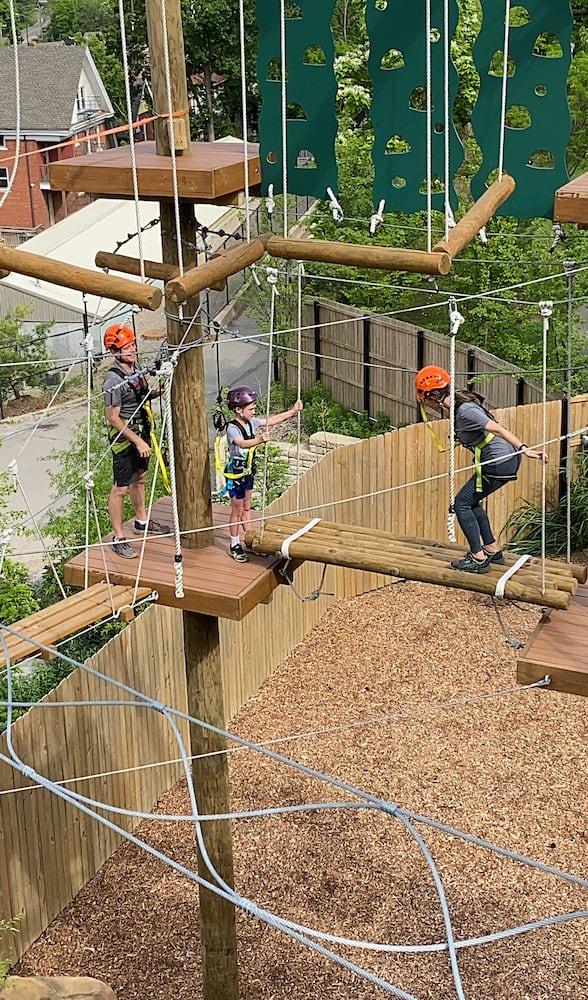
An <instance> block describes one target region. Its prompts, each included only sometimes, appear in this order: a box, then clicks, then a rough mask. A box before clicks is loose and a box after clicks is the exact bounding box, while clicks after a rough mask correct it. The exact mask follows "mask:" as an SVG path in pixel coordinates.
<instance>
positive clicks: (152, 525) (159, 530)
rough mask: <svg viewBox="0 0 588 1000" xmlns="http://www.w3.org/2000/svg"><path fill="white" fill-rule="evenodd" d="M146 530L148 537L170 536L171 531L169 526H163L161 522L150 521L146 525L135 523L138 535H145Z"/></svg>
mask: <svg viewBox="0 0 588 1000" xmlns="http://www.w3.org/2000/svg"><path fill="white" fill-rule="evenodd" d="M145 528H146V529H147V534H148V535H169V533H170V531H171V528H170V526H169V524H161V522H160V521H148V522H147V524H146V525H145V524H141V522H140V521H135V525H134V527H133V531H134V532H135V534H136V535H144V534H145Z"/></svg>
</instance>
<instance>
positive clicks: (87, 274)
mask: <svg viewBox="0 0 588 1000" xmlns="http://www.w3.org/2000/svg"><path fill="white" fill-rule="evenodd" d="M0 267H6V268H9V269H10V270H11V271H15V272H16V273H17V274H27V275H29V277H31V278H38V279H39V280H40V281H49V282H51V284H53V285H61V286H63V287H65V288H75V289H77V290H78V291H80V292H86V293H88V294H89V295H98V296H102V297H104V298H107V299H114V301H115V302H128V303H129V304H131V305H137V306H140V307H141V309H151V310H155V309H158V308H159V306H160V305H161V299H162V294H161V290H160V289H159V288H156V287H154V286H153V285H143V284H141V282H139V281H129V280H128V279H127V278H119V277H117V276H116V275H114V274H102V272H101V271H90V270H88V269H87V268H84V267H77V266H76V265H75V264H66V263H65V262H64V261H60V260H50V259H49V258H48V257H42V256H41V255H40V254H36V253H28V252H27V251H26V250H15V249H13V248H12V247H2V246H0Z"/></svg>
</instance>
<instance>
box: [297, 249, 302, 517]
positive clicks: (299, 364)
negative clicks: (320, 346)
mask: <svg viewBox="0 0 588 1000" xmlns="http://www.w3.org/2000/svg"><path fill="white" fill-rule="evenodd" d="M303 278H304V264H303V263H302V261H301V260H299V261H298V333H297V337H296V348H297V350H296V399H297V400H298V399H300V396H301V393H302V279H303ZM301 432H302V413H301V411H300V410H298V413H297V414H296V509H297V510H298V509H299V508H300V437H301Z"/></svg>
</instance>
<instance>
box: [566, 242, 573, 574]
mask: <svg viewBox="0 0 588 1000" xmlns="http://www.w3.org/2000/svg"><path fill="white" fill-rule="evenodd" d="M563 266H564V271H565V272H566V274H567V276H568V343H567V357H566V361H567V369H568V370H567V379H566V414H567V422H566V430H567V432H568V434H569V433H570V432H571V429H572V334H573V318H574V291H575V285H576V274H575V267H576V265H575V263H573V262H572V261H564V265H563ZM572 475H573V468H572V449H571V448H570V441H569V439H568V446H567V449H566V559H567V561H568V562H571V560H572Z"/></svg>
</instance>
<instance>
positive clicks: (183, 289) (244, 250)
mask: <svg viewBox="0 0 588 1000" xmlns="http://www.w3.org/2000/svg"><path fill="white" fill-rule="evenodd" d="M266 241H267V237H265V236H258V237H257V239H255V240H253V241H252V242H251V243H239V244H238V245H237V246H235V247H231V249H230V250H223V251H222V253H219V254H218V255H215V256H214V257H211V258H210V260H207V261H206V262H205V263H204V264H200V266H199V267H193V268H191V269H190V270H189V271H186V272H185V273H184V274H183V275H182V276H181V277H177V278H173V279H172V280H171V281H168V283H167V285H166V286H165V297H166V298H167V299H169V300H170V301H171V302H177V303H181V302H185V301H186V299H189V298H191V297H192V295H197V294H198V292H201V291H203V289H205V288H214V287H215V285H216V284H217V283H218V282H221V281H224V280H225V279H226V278H228V277H229V276H230V275H231V274H237V273H238V272H239V271H243V270H244V269H245V268H246V267H250V266H251V264H255V262H256V261H258V260H259V259H260V258H261V257H263V255H264V253H265V252H266V251H265V244H266Z"/></svg>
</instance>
